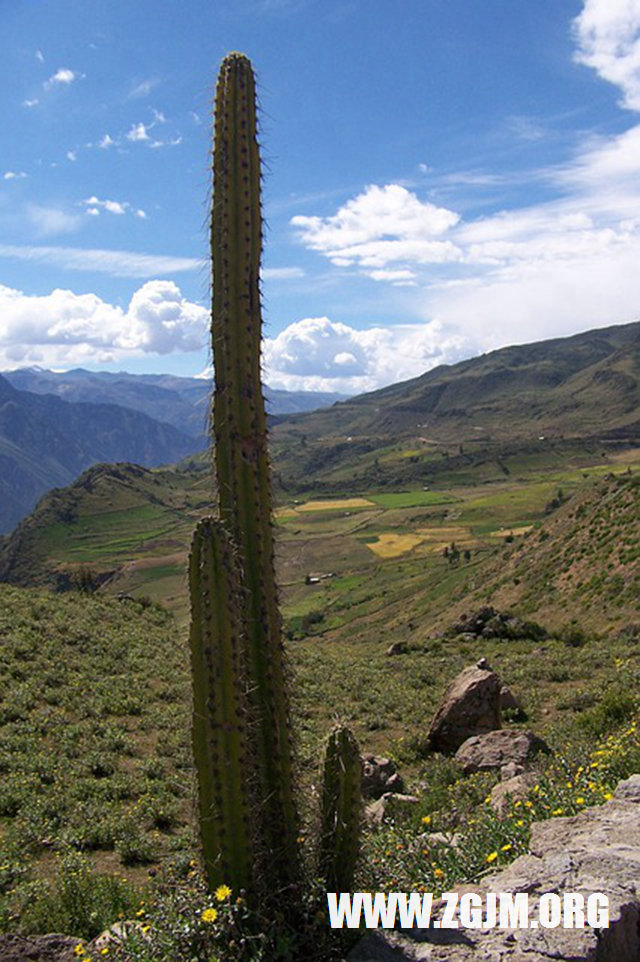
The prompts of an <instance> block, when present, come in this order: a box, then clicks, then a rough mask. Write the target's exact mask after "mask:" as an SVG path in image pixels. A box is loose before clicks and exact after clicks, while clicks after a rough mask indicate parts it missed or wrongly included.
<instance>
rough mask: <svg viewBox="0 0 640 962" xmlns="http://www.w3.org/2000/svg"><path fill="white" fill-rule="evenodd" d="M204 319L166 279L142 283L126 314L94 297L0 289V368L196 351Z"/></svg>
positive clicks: (203, 312) (203, 332)
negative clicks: (30, 293) (29, 294)
mask: <svg viewBox="0 0 640 962" xmlns="http://www.w3.org/2000/svg"><path fill="white" fill-rule="evenodd" d="M208 318H209V312H208V311H207V310H206V309H205V308H203V307H201V306H200V305H198V304H193V303H191V302H189V301H187V300H186V299H185V298H184V297H183V296H182V294H181V292H180V289H179V288H178V287H177V286H176V285H175V284H174V283H173V282H171V281H162V280H157V281H149V282H147V283H146V284H143V286H142V287H141V288H139V289H138V290H137V291H136V292H135V293H134V295H133V297H132V298H131V301H130V303H129V306H128V308H127V310H126V311H125V310H123V309H122V308H120V307H118V306H115V305H113V304H109V303H107V302H106V301H103V300H101V299H100V298H99V297H97V296H96V295H95V294H75V293H74V292H73V291H69V290H54V291H52V292H51V294H48V295H46V296H43V297H31V296H27V295H25V294H23V293H22V292H21V291H17V290H13V289H11V288H8V287H2V286H0V366H1V367H4V368H7V367H13V366H15V365H16V364H18V365H23V364H33V363H43V364H46V365H47V366H50V367H51V366H56V367H65V366H68V365H70V364H77V363H81V362H83V361H91V362H92V363H107V362H109V361H116V360H120V359H122V358H126V357H132V356H141V355H144V354H169V353H172V352H174V351H194V350H199V349H200V348H202V347H203V346H204V344H205V342H206V332H207V327H208Z"/></svg>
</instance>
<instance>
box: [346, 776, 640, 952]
mask: <svg viewBox="0 0 640 962" xmlns="http://www.w3.org/2000/svg"><path fill="white" fill-rule="evenodd" d="M531 852H532V854H531V855H522V856H520V858H517V859H516V860H515V861H514V862H513V863H512V864H511V865H510V866H509V867H508V868H506V869H504V870H503V871H501V872H498V873H496V874H494V875H490V876H485V877H484V878H483V879H482V880H481V881H479V882H475V883H473V885H472V886H463V885H454V886H451V889H452V891H456V892H458V893H462V892H464V891H465V890H466V891H475V892H478V894H479V895H480V896H481V897H482V898H484V897H486V893H487V892H507V893H508V892H510V893H517V892H523V893H524V892H526V893H527V894H528V914H529V919H530V920H533V919H535V920H536V921H537V920H538V918H539V908H538V903H539V899H540V896H541V895H542V894H543V893H547V892H551V893H560V894H562V893H564V892H576V893H580V894H581V895H583V896H584V897H585V898H586V897H588V895H589V894H591V893H592V892H603V893H605V894H606V895H607V897H608V900H609V927H608V928H605V927H600V928H598V927H593V928H592V927H589V926H586V927H585V928H575V929H574V928H564V927H563V926H562V925H560V926H558V927H556V928H543V927H531V925H529V927H528V928H522V929H515V928H511V929H508V928H507V929H501V928H499V927H496V928H490V929H471V928H460V929H453V930H451V929H434V928H429V929H421V930H415V932H414V933H409V932H407V931H402V932H393V931H386V930H384V931H383V930H379V931H377V932H372V933H370V934H369V935H367V936H365V938H363V939H361V941H360V942H359V943H358V944H357V945H356V946H355V947H354V949H353V950H352V951H351V952H350V953H349V955H348V960H349V962H416V960H421V959H422V960H425V962H427V960H428V962H479V960H486V962H525V960H526V962H550V960H552V959H556V960H562V959H564V960H569V959H570V960H571V962H638V959H640V926H639V924H638V923H639V922H640V775H633V776H632V777H631V778H630V779H627V780H626V781H625V782H621V783H620V785H619V786H618V788H617V790H616V793H615V795H614V798H613V799H612V800H611V801H609V802H607V803H606V804H605V805H598V806H596V807H594V808H590V809H586V810H585V811H583V812H580V814H579V815H575V816H573V817H571V818H554V819H550V820H549V821H545V822H535V823H534V824H533V825H532V829H531ZM434 904H436V903H434ZM457 918H458V916H457V912H456V913H455V916H454V921H455V920H457Z"/></svg>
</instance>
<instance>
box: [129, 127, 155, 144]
mask: <svg viewBox="0 0 640 962" xmlns="http://www.w3.org/2000/svg"><path fill="white" fill-rule="evenodd" d="M126 136H127V140H131V141H133V142H134V143H140V141H145V140H150V139H151V138H150V137H149V134H148V131H147V126H146V125H145V124H143V123H139V124H134V125H133V127H132V128H131V130H130V131H129V133H128V134H127V135H126Z"/></svg>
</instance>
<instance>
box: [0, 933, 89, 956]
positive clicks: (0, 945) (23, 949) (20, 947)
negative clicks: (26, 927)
mask: <svg viewBox="0 0 640 962" xmlns="http://www.w3.org/2000/svg"><path fill="white" fill-rule="evenodd" d="M80 944H81V940H80V939H75V938H73V937H71V936H69V935H53V934H52V935H0V959H2V962H77V959H78V956H77V955H76V953H75V951H74V950H75V948H76V946H77V945H80Z"/></svg>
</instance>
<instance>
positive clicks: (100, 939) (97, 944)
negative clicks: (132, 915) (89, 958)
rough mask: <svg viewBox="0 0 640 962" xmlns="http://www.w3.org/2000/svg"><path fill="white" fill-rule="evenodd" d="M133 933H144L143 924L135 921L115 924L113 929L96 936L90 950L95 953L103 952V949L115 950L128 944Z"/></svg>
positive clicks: (129, 920) (127, 920) (130, 920)
mask: <svg viewBox="0 0 640 962" xmlns="http://www.w3.org/2000/svg"><path fill="white" fill-rule="evenodd" d="M132 932H142V923H141V922H139V921H138V920H133V919H125V921H124V922H115V923H114V924H113V925H112V926H111V928H109V929H105V931H104V932H101V933H100V935H98V936H96V938H95V939H94V940H93V942H90V943H89V948H90V949H92V950H93V951H94V952H102V950H103V949H115V948H117V947H118V946H119V945H122V944H123V942H126V940H127V938H128V937H129V936H130V935H131V933H132Z"/></svg>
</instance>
